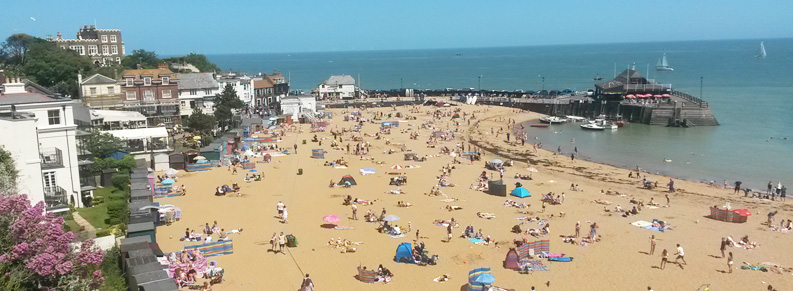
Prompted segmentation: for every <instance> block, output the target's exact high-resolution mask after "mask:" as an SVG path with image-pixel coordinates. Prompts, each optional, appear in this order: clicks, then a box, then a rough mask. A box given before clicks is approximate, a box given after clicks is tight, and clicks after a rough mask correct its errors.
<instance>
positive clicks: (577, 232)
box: [575, 221, 581, 238]
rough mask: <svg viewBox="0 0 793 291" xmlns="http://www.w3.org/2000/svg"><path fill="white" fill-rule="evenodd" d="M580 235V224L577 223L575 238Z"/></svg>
mask: <svg viewBox="0 0 793 291" xmlns="http://www.w3.org/2000/svg"><path fill="white" fill-rule="evenodd" d="M580 234H581V222H580V221H578V222H576V223H575V238H578V236H579V235H580Z"/></svg>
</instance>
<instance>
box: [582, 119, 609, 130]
mask: <svg viewBox="0 0 793 291" xmlns="http://www.w3.org/2000/svg"><path fill="white" fill-rule="evenodd" d="M580 126H581V128H582V129H585V130H606V129H609V130H616V129H617V128H618V126H617V125H616V124H614V123H611V122H608V121H606V120H605V119H596V120H592V121H589V122H587V123H584V124H582V125H580Z"/></svg>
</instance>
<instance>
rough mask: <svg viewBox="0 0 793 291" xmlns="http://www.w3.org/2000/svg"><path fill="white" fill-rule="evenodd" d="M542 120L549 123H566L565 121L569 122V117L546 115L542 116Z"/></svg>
mask: <svg viewBox="0 0 793 291" xmlns="http://www.w3.org/2000/svg"><path fill="white" fill-rule="evenodd" d="M540 122H542V123H548V124H554V123H565V122H567V119H565V118H562V117H559V116H546V117H543V118H540Z"/></svg>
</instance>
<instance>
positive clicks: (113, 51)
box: [110, 45, 118, 55]
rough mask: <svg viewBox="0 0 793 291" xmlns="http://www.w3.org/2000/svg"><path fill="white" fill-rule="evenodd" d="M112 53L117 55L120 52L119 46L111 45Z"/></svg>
mask: <svg viewBox="0 0 793 291" xmlns="http://www.w3.org/2000/svg"><path fill="white" fill-rule="evenodd" d="M110 53H111V54H114V55H117V54H118V46H115V45H114V46H111V47H110Z"/></svg>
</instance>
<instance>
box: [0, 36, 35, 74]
mask: <svg viewBox="0 0 793 291" xmlns="http://www.w3.org/2000/svg"><path fill="white" fill-rule="evenodd" d="M39 41H43V40H42V39H40V38H37V37H34V36H30V35H27V34H24V33H17V34H14V35H11V36H9V37H8V38H7V39H6V41H5V42H4V43H3V45H2V49H0V64H2V65H3V67H4V68H5V69H6V70H9V71H10V72H11V73H16V74H18V73H22V71H21V69H22V65H24V64H25V61H26V60H27V54H28V51H29V50H30V46H31V45H32V44H33V43H36V42H39Z"/></svg>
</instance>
